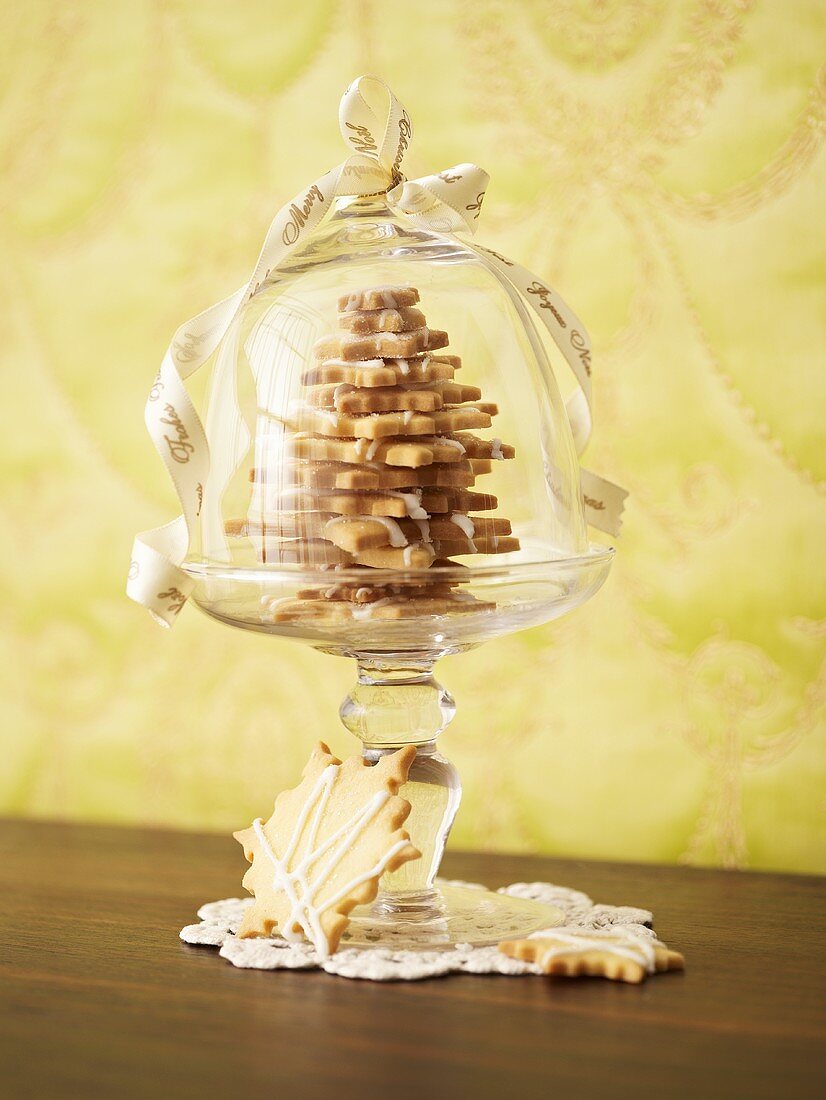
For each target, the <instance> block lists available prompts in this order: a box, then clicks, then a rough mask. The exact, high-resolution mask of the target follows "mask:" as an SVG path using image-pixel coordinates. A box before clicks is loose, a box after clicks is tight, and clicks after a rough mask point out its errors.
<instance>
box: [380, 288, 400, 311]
mask: <svg viewBox="0 0 826 1100" xmlns="http://www.w3.org/2000/svg"><path fill="white" fill-rule="evenodd" d="M376 290H378V291H379V292H380V294H381V300H382V304H383V305H384V308H385V309H395V308H396V297H395V295H394V294H393V291H392V290H390V289H387V290H385V288H384V287H382V288H379V287H376Z"/></svg>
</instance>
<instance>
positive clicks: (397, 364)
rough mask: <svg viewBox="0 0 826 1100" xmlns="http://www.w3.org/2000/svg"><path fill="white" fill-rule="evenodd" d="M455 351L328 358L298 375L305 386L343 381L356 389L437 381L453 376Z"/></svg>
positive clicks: (458, 362)
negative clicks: (355, 359)
mask: <svg viewBox="0 0 826 1100" xmlns="http://www.w3.org/2000/svg"><path fill="white" fill-rule="evenodd" d="M461 365H462V361H461V359H460V358H459V356H458V355H420V356H414V357H413V358H407V359H365V360H363V361H362V362H360V363H359V362H348V361H347V360H346V359H327V360H325V361H324V362H323V363H317V364H316V365H315V366H314V367H310V368H309V369H308V370H305V371H304V373H303V374H302V375H301V383H302V385H304V386H316V385H319V384H333V385H340V384H341V383H345V384H346V385H350V386H357V387H358V388H359V389H372V388H373V387H376V386H395V385H397V384H398V383H400V382H440V381H443V380H449V379H451V378H453V375H454V373H455V371H457V370H458V369H459V367H461Z"/></svg>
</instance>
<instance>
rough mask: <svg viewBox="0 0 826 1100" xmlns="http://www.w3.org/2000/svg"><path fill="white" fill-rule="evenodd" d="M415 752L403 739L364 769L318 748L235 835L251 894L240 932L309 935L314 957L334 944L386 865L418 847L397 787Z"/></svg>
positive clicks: (293, 938) (358, 761)
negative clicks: (266, 809) (288, 786)
mask: <svg viewBox="0 0 826 1100" xmlns="http://www.w3.org/2000/svg"><path fill="white" fill-rule="evenodd" d="M415 756H416V749H415V748H414V747H413V746H406V747H405V748H403V749H400V750H399V751H398V752H394V753H392V754H389V755H387V756H383V757H382V758H381V759H380V760H379V761H378V763H376V764H375V765H374V766H372V767H371V766H370V765H368V764H366V763H365V762H364V760H363V759H362V757H361V756H351V757H349V758H348V759H347V760H346V761H344V763H342V762H341V761H340V760H338V759H337V758H336V757H335V756H333V755H332V754H331V753H330V750H329V749H328V748H327V746H326V745H324V744H319V745H318V746H317V748H316V749H315V751H314V752H313V754H312V756H311V757H310V759H309V761H308V763H307V765H306V767H305V768H304V772H303V778H302V781H301V783H300V784H299V785H298V786H297V787H295V788H294V789H292V790H288V791H283V792H282V793H281V794H280V795H279V796H278V797H277V798H276V800H275V807H274V809H273V813H272V815H271V817H270V818H269V820H267V821H262V820H261V818H257V819H256V820H255V821H254V822H253V823H252V825H251V826H250V828H248V829H243V830H242V831H240V832H237V833H235V834H234V836H235V839H236V840H237V841H238V842H239V844H241V845H242V847H243V849H244V855H245V856H246V858H247V859H248V860H249V861H250V864H251V866H250V867H249V869H248V870H247V873H246V874H245V875H244V880H243V884H244V886H245V888H246V889H247V890H249V892H250V893H251V894H252V895H253V896H254V898H255V901H254V902H253V904H252V905H251V906H250V908H249V909H247V910H246V911H245V913H244V919H243V921H242V923H241V927H240V928H239V930H238V936H239V937H240V938H241V939H244V938H245V937H249V936H269V935H271V934H272V933H273V931H275V930H277V931H278V932H280V934H281V935H282V936H283V937H284V939H286V940H289V941H290V942H297V941H298V942H300V941H301V940H302V939H307V940H309V941H310V943H312V945H313V946H314V947H315V949H316V951H317V952H318V954H319V956H320V957H321V958H327V957H328V956H329V955H331V954H332V953H333V952H334V951H335V950H336V948H337V947H338V945H339V941H340V939H341V936H342V934H343V932H344V930H345V928H346V927H347V924H348V923H349V921H348V917H347V914H348V913H349V912H350V911H351V910H352V909H353V908H354V907H355V906H356V905H364V904H366V903H367V902H370V901H372V900H373V899H374V898H375V896H376V894H377V893H378V883H379V879H380V878H381V876H382V875H383V874H384V872H385V871H393V870H395V869H396V868H397V867H400V866H401V865H402V864H404V863H406V862H408V861H409V860H411V859H417V858H418V857H419V855H420V853H419V851H418V850H417V849H416V848H414V847H413V845H412V844H411V843H410V837H409V835H408V833H407V832H405V830H404V829H403V828H402V825H403V823H404V821H405V819H406V818H407V816H408V814H409V813H410V803H409V802H408V801H407V800H406V799H404V798H401V797H400V796H399V794H398V790H399V788H400V787H401V786H402V785H403V784H404V783H405V781H406V780H407V773H408V771H409V769H410V765H411V764H412V763H413V760H414V759H415Z"/></svg>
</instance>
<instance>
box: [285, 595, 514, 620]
mask: <svg viewBox="0 0 826 1100" xmlns="http://www.w3.org/2000/svg"><path fill="white" fill-rule="evenodd" d="M493 606H494V605H493V604H492V603H489V602H487V601H484V600H478V599H476V597H475V596H472V595H470V594H469V593H466V592H462V593H456V592H454V593H451V594H448V595H445V596H435V595H423V596H408V595H399V596H385V597H383V598H381V599H378V600H373V601H371V602H369V603H364V604H358V605H354V604H352V603H347V602H345V601H342V600H339V601H335V600H330V601H323V600H305V599H299V598H296V599H294V600H289V599H285V600H281V601H279V602H275V603H274V605H273V607H272V609H271V611H270V612H269V614H271V615H272V618H273V621H274V622H297V621H310V622H314V623H316V624H321V623H323V624H324V625H337V624H340V623H348V622H367V621H370V620H372V621H377V622H378V621H385V622H387V621H393V620H399V619H415V618H419V617H424V616H428V617H430V616H445V615H468V614H471V613H473V612H480V611H489V610H490V609H491V608H492V607H493ZM265 614H266V612H265Z"/></svg>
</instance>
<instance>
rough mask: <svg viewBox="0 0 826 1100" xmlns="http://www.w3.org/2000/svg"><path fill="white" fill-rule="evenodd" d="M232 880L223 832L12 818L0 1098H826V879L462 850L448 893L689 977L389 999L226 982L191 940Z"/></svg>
mask: <svg viewBox="0 0 826 1100" xmlns="http://www.w3.org/2000/svg"><path fill="white" fill-rule="evenodd" d="M243 870H244V861H243V857H242V854H241V852H240V849H239V848H238V846H237V845H236V844H235V843H234V842H233V841H232V840H230V839H228V838H225V837H218V836H198V835H192V834H183V833H173V832H162V831H151V830H134V829H113V828H103V827H93V826H76V825H72V826H68V825H53V824H33V823H24V822H4V823H0V922H2V923H1V926H2V932H3V950H2V958H1V959H0V1012H1V1013H2V1016H1V1017H0V1064H1V1065H2V1079H0V1092H2V1094H3V1095H4V1096H9V1097H14V1098H15V1100H16V1098H18V1097H30V1096H31V1097H43V1096H49V1097H64V1096H72V1097H75V1096H76V1097H97V1096H104V1097H109V1096H117V1097H123V1096H128V1097H131V1096H146V1097H149V1096H152V1097H166V1096H176V1097H188V1096H200V1097H212V1096H234V1095H239V1094H240V1093H241V1092H242V1091H243V1092H245V1093H247V1094H248V1095H251V1096H252V1095H259V1094H260V1095H262V1096H273V1097H300V1098H302V1100H303V1098H314V1097H322V1096H329V1097H334V1098H335V1100H344V1098H349V1097H379V1096H381V1097H382V1098H388V1097H390V1098H392V1097H394V1096H398V1097H400V1098H401V1097H408V1096H411V1097H417V1096H422V1097H428V1098H429V1100H430V1098H440V1097H452V1096H456V1097H459V1096H461V1097H472V1098H485V1097H502V1096H508V1097H514V1098H521V1097H534V1096H536V1097H539V1096H548V1097H551V1096H554V1095H557V1096H560V1095H564V1096H566V1097H592V1096H594V1097H600V1096H605V1097H629V1098H630V1097H634V1098H635V1100H638V1098H639V1097H640V1096H641V1095H648V1096H652V1097H659V1096H664V1095H668V1096H669V1097H678V1098H679V1097H692V1098H693V1097H698V1096H702V1097H717V1096H719V1097H741V1096H742V1097H750V1098H754V1097H781V1096H782V1097H784V1098H788V1097H804V1096H805V1097H810V1096H814V1095H816V1094H818V1092H820V1093H821V1094H822V1091H823V1087H824V1084H826V1072H825V1069H826V1067H825V1066H824V1054H823V1052H824V1046H825V1045H826V1044H824V1039H826V998H825V997H824V984H825V983H824V977H826V967H824V948H823V926H824V912H826V880H823V879H818V878H805V877H801V876H792V875H774V876H769V875H756V874H744V873H735V872H722V871H699V870H688V869H685V868H673V867H657V866H627V865H619V864H601V863H584V862H573V861H563V860H550V859H540V858H528V857H515V856H483V855H462V854H457V853H453V854H451V855H449V857H448V858H447V860H446V865H445V873H446V874H447V875H449V876H452V877H463V878H468V879H475V880H477V881H484V882H486V883H488V884H489V885H491V886H497V885H501V884H503V883H506V882H515V881H520V880H527V881H531V880H535V879H545V880H550V881H555V882H559V883H563V884H565V885H567V886H573V887H576V888H579V889H582V890H585V891H586V892H588V893H589V894H591V896H592V897H594V898H595V900H601V901H606V902H611V903H614V904H622V903H626V904H635V905H641V906H646V907H648V908H651V909H653V910H654V912H655V914H656V917H657V924H656V927H657V931H658V932H659V934H660V935H661V936H662V937H663V938H664V939H665V940H666V942H668V943H669V944H670V945H672V946H674V947H676V948H679V949H680V950H682V951H683V952H684V953H685V955H686V959H687V971H686V973H685V974H667V975H663V976H660V977H656V978H653V979H651V980H650V981H648V982H646V983H644V984H643V985H641V986H639V987H631V986H623V985H618V984H613V983H610V982H604V981H596V980H595V981H551V980H547V979H543V978H535V979H534V978H519V979H508V978H502V977H485V978H479V977H471V976H464V975H463V976H452V977H448V978H440V979H433V980H430V981H425V982H418V983H392V984H387V985H379V984H373V983H368V982H352V981H347V980H345V979H341V978H335V977H330V976H328V975H326V974H322V973H301V972H298V973H289V972H275V973H266V972H255V971H241V970H236V969H234V968H233V967H232V966H230V965H229V964H228V963H226V962H224V961H223V960H222V959H220V958H218V956H217V954H216V953H215V952H214V951H213V950H210V949H204V948H193V947H187V946H186V945H184V944H182V943H181V942H180V941H179V940H178V938H177V932H178V929H179V928H180V927H181V926H182V925H183V924H186V923H189V922H191V921H193V920H194V919H195V909H196V908H197V906H198V905H199V904H200V903H202V902H203V901H206V900H210V899H214V898H220V897H227V896H233V895H237V894H238V893H239V892H240V891H239V883H240V878H241V875H242V873H243ZM394 1088H396V1089H397V1091H396V1092H394Z"/></svg>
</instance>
